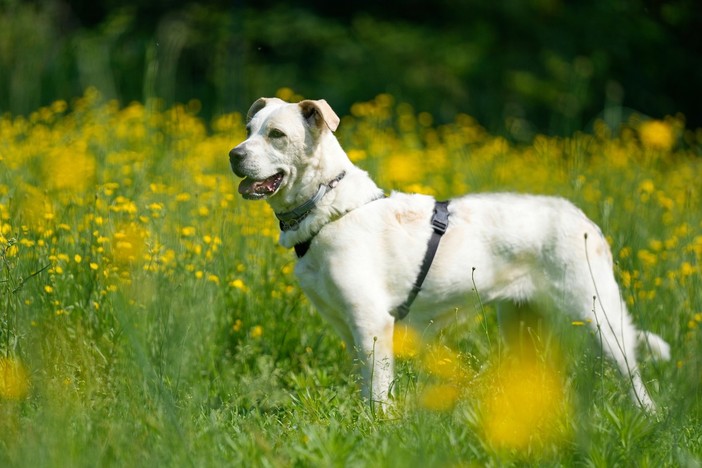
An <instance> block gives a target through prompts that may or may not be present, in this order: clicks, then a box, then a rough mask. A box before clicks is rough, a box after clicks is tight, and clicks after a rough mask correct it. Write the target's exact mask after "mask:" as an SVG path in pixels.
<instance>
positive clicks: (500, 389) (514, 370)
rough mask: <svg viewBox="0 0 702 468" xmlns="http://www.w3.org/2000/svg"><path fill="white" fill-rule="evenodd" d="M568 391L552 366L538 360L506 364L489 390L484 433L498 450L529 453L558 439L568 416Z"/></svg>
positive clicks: (501, 366)
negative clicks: (566, 399) (545, 443)
mask: <svg viewBox="0 0 702 468" xmlns="http://www.w3.org/2000/svg"><path fill="white" fill-rule="evenodd" d="M564 401H565V392H564V388H563V385H562V383H561V382H560V381H559V379H558V374H557V372H556V370H555V369H554V368H553V367H552V366H548V365H546V364H544V363H542V362H539V360H537V359H536V358H535V357H534V358H531V359H529V358H527V359H520V360H515V361H514V362H505V363H503V364H502V365H500V366H499V367H498V369H497V370H496V372H495V376H494V381H493V382H492V383H491V385H490V388H488V389H487V391H486V396H485V402H484V406H483V408H484V410H483V415H482V430H483V433H484V436H485V438H486V440H487V441H488V443H489V444H490V445H492V446H493V447H495V448H497V449H508V450H509V449H518V450H525V449H527V448H528V447H530V446H531V447H534V448H537V447H538V444H540V443H543V442H546V441H549V440H554V439H556V438H557V437H558V436H559V435H560V434H559V433H558V427H559V421H560V420H561V419H562V418H563V417H564V416H565V415H566V414H567V411H566V406H565V404H564Z"/></svg>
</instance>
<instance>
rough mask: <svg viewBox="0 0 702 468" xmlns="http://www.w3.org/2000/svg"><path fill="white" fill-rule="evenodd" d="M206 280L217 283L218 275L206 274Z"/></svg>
mask: <svg viewBox="0 0 702 468" xmlns="http://www.w3.org/2000/svg"><path fill="white" fill-rule="evenodd" d="M207 281H209V282H211V283H214V284H219V277H218V276H217V275H212V274H211V275H207Z"/></svg>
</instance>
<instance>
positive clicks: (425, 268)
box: [391, 201, 449, 321]
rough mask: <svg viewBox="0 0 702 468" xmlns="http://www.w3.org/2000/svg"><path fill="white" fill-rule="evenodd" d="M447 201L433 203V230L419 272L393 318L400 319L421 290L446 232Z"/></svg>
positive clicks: (405, 314)
mask: <svg viewBox="0 0 702 468" xmlns="http://www.w3.org/2000/svg"><path fill="white" fill-rule="evenodd" d="M448 204H449V202H448V201H440V202H439V201H438V202H436V203H435V204H434V214H433V215H432V217H431V225H432V227H433V228H434V231H433V232H432V233H431V237H430V238H429V243H428V245H427V251H426V253H425V254H424V260H422V266H421V268H420V269H419V274H418V275H417V279H416V280H415V282H414V286H412V290H411V291H410V293H409V296H408V297H407V300H406V301H405V302H403V303H402V305H400V306H399V307H398V308H397V309H395V310H394V311H393V312H391V313H392V315H393V316H394V317H395V320H396V321H398V320H402V319H403V318H405V317H406V316H407V314H408V313H409V311H410V306H411V305H412V303H413V302H414V300H415V299H416V298H417V294H419V291H421V290H422V283H424V279H425V278H426V277H427V274H428V273H429V268H431V263H432V262H433V261H434V256H435V255H436V251H437V250H438V248H439V242H441V237H442V236H443V235H444V233H445V232H446V229H447V228H448V224H449V212H448Z"/></svg>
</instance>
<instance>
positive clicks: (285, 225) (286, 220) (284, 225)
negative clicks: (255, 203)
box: [275, 171, 346, 231]
mask: <svg viewBox="0 0 702 468" xmlns="http://www.w3.org/2000/svg"><path fill="white" fill-rule="evenodd" d="M345 175H346V171H342V172H341V174H339V175H338V176H336V177H334V178H333V179H332V180H330V181H329V183H327V184H321V185H320V186H319V189H318V190H317V193H315V194H314V195H312V197H311V198H310V199H309V200H307V201H306V202H305V203H303V204H302V205H300V206H298V207H297V208H293V209H292V210H290V211H286V212H284V213H276V214H275V216H276V218H278V221H280V230H281V231H294V230H296V229H297V228H298V227H299V226H300V223H301V222H302V221H303V220H304V219H305V218H307V216H308V215H309V214H310V213H311V212H312V210H314V209H315V208H316V207H317V203H318V202H319V200H321V199H322V198H324V195H326V194H327V192H329V191H330V190H332V189H333V188H334V187H336V186H337V184H338V183H339V181H340V180H341V179H343V178H344V176H345Z"/></svg>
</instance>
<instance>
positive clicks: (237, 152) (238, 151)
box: [229, 146, 246, 163]
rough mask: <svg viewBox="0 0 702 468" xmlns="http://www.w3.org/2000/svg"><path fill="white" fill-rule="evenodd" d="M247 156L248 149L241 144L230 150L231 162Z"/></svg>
mask: <svg viewBox="0 0 702 468" xmlns="http://www.w3.org/2000/svg"><path fill="white" fill-rule="evenodd" d="M244 156H246V151H244V149H243V148H242V147H241V146H237V147H236V148H234V149H232V150H231V151H230V152H229V162H230V163H235V162H238V161H239V160H241V159H243V158H244Z"/></svg>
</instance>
